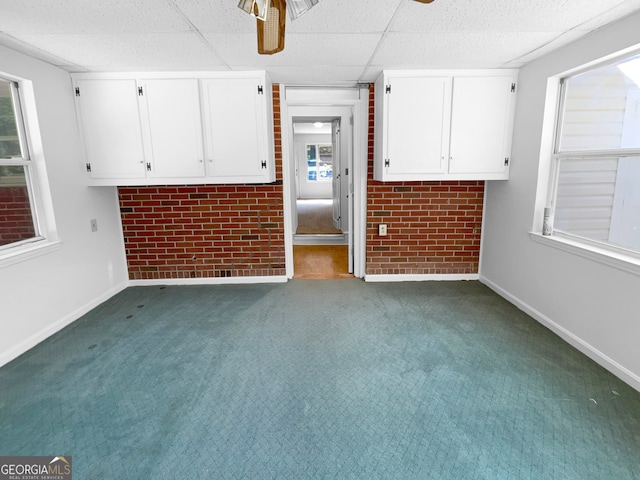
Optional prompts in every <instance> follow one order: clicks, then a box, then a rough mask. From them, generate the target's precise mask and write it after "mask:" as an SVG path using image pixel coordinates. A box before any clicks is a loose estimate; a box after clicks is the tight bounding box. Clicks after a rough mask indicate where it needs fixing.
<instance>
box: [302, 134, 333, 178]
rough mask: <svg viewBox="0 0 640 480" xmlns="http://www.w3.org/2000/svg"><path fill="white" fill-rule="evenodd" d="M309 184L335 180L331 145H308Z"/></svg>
mask: <svg viewBox="0 0 640 480" xmlns="http://www.w3.org/2000/svg"><path fill="white" fill-rule="evenodd" d="M306 151H307V182H324V181H330V180H331V179H332V178H333V148H332V146H331V144H309V143H308V144H307V145H306Z"/></svg>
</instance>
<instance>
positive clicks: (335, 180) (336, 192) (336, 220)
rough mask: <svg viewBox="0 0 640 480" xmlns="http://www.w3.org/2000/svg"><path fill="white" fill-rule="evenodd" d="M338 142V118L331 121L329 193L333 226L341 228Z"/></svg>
mask: <svg viewBox="0 0 640 480" xmlns="http://www.w3.org/2000/svg"><path fill="white" fill-rule="evenodd" d="M340 143H341V142H340V120H339V119H336V120H333V121H332V122H331V151H332V158H333V167H332V177H331V193H332V198H333V226H334V227H335V228H337V229H338V230H342V227H341V225H342V222H341V216H342V199H341V190H342V189H341V188H340V185H341V183H342V179H341V173H342V169H341V165H342V161H341V160H342V155H341V152H340Z"/></svg>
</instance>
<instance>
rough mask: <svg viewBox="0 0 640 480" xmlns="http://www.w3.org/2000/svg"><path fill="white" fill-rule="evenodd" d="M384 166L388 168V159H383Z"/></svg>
mask: <svg viewBox="0 0 640 480" xmlns="http://www.w3.org/2000/svg"><path fill="white" fill-rule="evenodd" d="M384 166H385V167H388V166H389V159H388V158H385V159H384Z"/></svg>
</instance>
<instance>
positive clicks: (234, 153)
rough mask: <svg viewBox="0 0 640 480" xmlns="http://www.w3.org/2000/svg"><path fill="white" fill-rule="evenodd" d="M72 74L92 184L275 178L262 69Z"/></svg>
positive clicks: (267, 87)
mask: <svg viewBox="0 0 640 480" xmlns="http://www.w3.org/2000/svg"><path fill="white" fill-rule="evenodd" d="M72 78H73V83H74V89H75V91H76V105H77V111H78V121H79V124H80V130H81V132H82V136H83V138H84V143H85V146H86V153H87V158H86V166H85V168H86V169H87V172H88V176H89V178H90V182H89V183H90V184H91V185H153V184H185V183H190V184H196V183H268V182H273V181H275V165H274V155H273V117H272V115H273V110H272V105H271V85H270V84H269V83H268V82H267V79H266V76H265V74H264V72H239V73H235V74H233V75H232V76H231V75H227V74H222V73H217V72H207V73H193V74H192V73H184V74H168V73H162V74H75V75H73V76H72Z"/></svg>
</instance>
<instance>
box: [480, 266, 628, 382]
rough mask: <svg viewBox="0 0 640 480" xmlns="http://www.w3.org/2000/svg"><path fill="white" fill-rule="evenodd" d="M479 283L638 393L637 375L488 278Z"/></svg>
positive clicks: (482, 277) (482, 278)
mask: <svg viewBox="0 0 640 480" xmlns="http://www.w3.org/2000/svg"><path fill="white" fill-rule="evenodd" d="M480 282H481V283H482V284H484V285H486V286H487V287H489V288H490V289H491V290H493V291H494V292H496V293H497V294H498V295H500V296H501V297H503V298H504V299H505V300H507V301H509V302H510V303H512V304H513V305H515V306H516V307H518V308H519V309H520V310H522V311H523V312H525V313H526V314H527V315H529V316H531V317H533V319H534V320H536V321H538V322H539V323H541V324H542V325H544V326H545V327H547V328H548V329H549V330H551V331H552V332H553V333H555V334H556V335H558V336H559V337H560V338H562V339H563V340H564V341H565V342H567V343H568V344H569V345H571V346H572V347H575V348H576V349H578V350H579V351H580V352H582V353H583V354H585V355H586V356H587V357H589V358H590V359H591V360H593V361H594V362H596V363H597V364H598V365H600V366H601V367H603V368H605V369H606V370H608V371H609V372H611V373H612V374H613V375H615V376H616V377H618V378H619V379H620V380H622V381H623V382H625V383H627V384H628V385H630V386H631V387H633V388H635V389H636V390H637V391H639V392H640V377H639V376H638V375H636V374H635V373H633V372H632V371H630V370H629V369H627V368H625V367H624V366H622V365H620V364H619V363H618V362H616V361H615V360H613V359H612V358H609V357H608V356H607V355H605V354H604V353H602V352H601V351H599V350H598V349H596V348H595V347H593V346H592V345H590V344H589V343H587V342H585V341H584V340H583V339H581V338H580V337H578V336H577V335H575V334H573V333H571V332H570V331H569V330H567V329H566V328H564V327H562V326H560V325H558V324H557V323H556V322H554V321H553V320H551V319H550V318H549V317H547V316H546V315H543V314H542V313H541V312H539V311H538V310H536V309H535V308H533V307H532V306H530V305H529V304H528V303H526V302H524V301H522V300H520V299H519V298H518V297H516V296H515V295H512V294H511V293H509V292H508V291H507V290H505V289H504V288H502V287H500V286H499V285H497V284H495V283H493V282H492V281H491V280H489V279H488V278H486V277H484V276H481V277H480Z"/></svg>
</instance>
